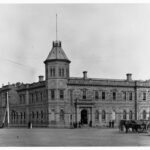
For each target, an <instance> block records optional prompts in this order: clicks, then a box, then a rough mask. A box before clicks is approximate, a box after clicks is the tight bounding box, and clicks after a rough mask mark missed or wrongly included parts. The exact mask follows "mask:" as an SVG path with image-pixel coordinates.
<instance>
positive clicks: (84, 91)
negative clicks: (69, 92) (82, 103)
mask: <svg viewBox="0 0 150 150" xmlns="http://www.w3.org/2000/svg"><path fill="white" fill-rule="evenodd" d="M82 98H83V99H86V90H83V96H82Z"/></svg>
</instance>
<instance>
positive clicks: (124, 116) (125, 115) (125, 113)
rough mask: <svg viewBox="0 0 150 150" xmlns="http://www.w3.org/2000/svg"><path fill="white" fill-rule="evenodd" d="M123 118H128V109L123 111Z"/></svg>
mask: <svg viewBox="0 0 150 150" xmlns="http://www.w3.org/2000/svg"><path fill="white" fill-rule="evenodd" d="M123 119H124V120H126V119H127V112H126V110H124V111H123Z"/></svg>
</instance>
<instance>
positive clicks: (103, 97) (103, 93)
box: [102, 92, 105, 100]
mask: <svg viewBox="0 0 150 150" xmlns="http://www.w3.org/2000/svg"><path fill="white" fill-rule="evenodd" d="M102 100H105V92H102Z"/></svg>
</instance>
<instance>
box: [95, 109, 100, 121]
mask: <svg viewBox="0 0 150 150" xmlns="http://www.w3.org/2000/svg"><path fill="white" fill-rule="evenodd" d="M95 120H96V121H98V120H99V111H98V110H96V111H95Z"/></svg>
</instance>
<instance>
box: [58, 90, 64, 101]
mask: <svg viewBox="0 0 150 150" xmlns="http://www.w3.org/2000/svg"><path fill="white" fill-rule="evenodd" d="M59 92H60V94H59V97H60V99H64V90H60V91H59Z"/></svg>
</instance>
